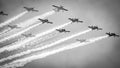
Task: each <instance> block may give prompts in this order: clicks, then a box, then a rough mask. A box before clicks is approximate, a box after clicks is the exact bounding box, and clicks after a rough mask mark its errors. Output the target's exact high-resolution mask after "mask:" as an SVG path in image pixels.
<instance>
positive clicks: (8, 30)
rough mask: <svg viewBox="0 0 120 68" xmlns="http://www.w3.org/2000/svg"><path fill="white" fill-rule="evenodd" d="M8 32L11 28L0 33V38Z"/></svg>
mask: <svg viewBox="0 0 120 68" xmlns="http://www.w3.org/2000/svg"><path fill="white" fill-rule="evenodd" d="M10 30H11V28H7V29H5V30H3V31H1V32H0V36H1V35H3V34H5V33H7V32H9V31H10Z"/></svg>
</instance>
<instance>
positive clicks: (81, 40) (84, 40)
mask: <svg viewBox="0 0 120 68" xmlns="http://www.w3.org/2000/svg"><path fill="white" fill-rule="evenodd" d="M76 41H80V42H81V43H82V42H88V41H87V40H86V39H76Z"/></svg>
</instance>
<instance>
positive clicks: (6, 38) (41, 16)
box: [0, 11, 54, 42]
mask: <svg viewBox="0 0 120 68" xmlns="http://www.w3.org/2000/svg"><path fill="white" fill-rule="evenodd" d="M53 13H54V12H53V11H51V12H47V13H45V14H43V15H40V16H39V17H40V18H44V17H46V16H49V15H52V14H53ZM37 18H38V16H37V17H35V18H33V19H30V20H28V21H26V22H25V23H29V24H30V22H32V23H34V22H36V20H35V19H37ZM40 24H41V23H37V24H35V25H32V26H30V27H28V28H25V29H24V30H22V31H20V32H17V33H15V34H12V35H10V36H8V37H5V38H3V39H1V40H0V42H3V41H5V40H8V39H11V38H14V37H16V36H18V35H20V34H22V33H24V32H26V31H28V30H30V29H32V28H34V27H36V26H38V25H40ZM18 26H19V25H18ZM22 26H24V25H22ZM19 27H21V26H19Z"/></svg>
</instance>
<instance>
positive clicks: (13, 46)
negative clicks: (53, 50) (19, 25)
mask: <svg viewBox="0 0 120 68" xmlns="http://www.w3.org/2000/svg"><path fill="white" fill-rule="evenodd" d="M69 24H71V22H68V23H65V24H63V25H60V26H57V27H54V28H52V29H49V30H47V31H44V32H42V33H39V34H37V35H36V36H35V37H31V38H27V39H25V40H24V41H21V42H19V44H16V45H12V46H5V47H3V48H0V53H1V52H4V51H12V50H15V49H18V48H20V47H21V46H23V47H24V46H25V44H26V43H29V42H32V41H33V40H35V39H36V38H39V37H41V36H44V35H46V34H49V33H52V32H53V31H55V30H56V29H60V28H63V27H65V26H67V25H69Z"/></svg>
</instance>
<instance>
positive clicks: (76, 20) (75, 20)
mask: <svg viewBox="0 0 120 68" xmlns="http://www.w3.org/2000/svg"><path fill="white" fill-rule="evenodd" d="M52 6H53V7H54V9H53V10H52V11H54V12H60V11H68V9H66V8H64V6H61V5H60V6H56V5H52ZM23 8H24V9H25V10H26V11H27V12H39V10H37V9H34V8H32V7H23ZM0 15H6V16H7V15H8V14H6V13H4V12H3V11H1V12H0ZM36 20H37V22H40V23H41V24H51V25H53V24H54V22H52V21H49V19H47V18H40V17H39V18H37V19H36ZM67 20H68V21H70V24H71V25H72V24H73V23H76V24H84V21H82V20H80V19H79V18H67ZM6 26H7V27H8V28H10V29H20V28H22V27H20V26H19V25H11V24H7V25H6ZM3 27H4V26H3ZM30 27H31V26H30ZM58 27H59V26H58ZM64 27H65V26H64ZM87 28H88V29H89V30H91V31H94V30H97V31H102V30H103V28H101V27H99V26H97V25H90V26H87ZM23 30H24V29H23ZM27 31H28V30H27ZM27 31H26V32H27ZM50 31H51V33H52V30H50ZM50 31H48V33H47V32H43V33H41V36H42V35H46V34H49V33H50ZM54 31H56V32H58V33H59V34H60V33H65V34H67V33H71V32H72V31H70V30H67V29H65V28H63V27H62V28H55V30H54ZM26 32H23V33H22V34H20V36H22V37H24V38H25V39H26V38H28V39H27V41H25V42H24V40H22V41H23V43H24V44H26V42H29V40H30V39H29V38H32V41H36V40H34V38H35V39H36V38H37V39H38V38H39V37H41V36H40V35H39V37H38V35H37V34H32V33H26ZM105 34H106V35H107V36H108V37H120V35H118V34H116V33H112V32H106V33H105ZM16 35H18V34H16ZM14 36H15V35H14ZM76 36H78V35H76ZM15 37H16V36H15ZM72 37H73V36H72ZM72 37H68V39H69V38H72ZM0 40H1V39H0ZM65 40H66V39H65ZM32 41H31V42H32ZM75 41H78V42H80V43H84V42H90V41H89V40H87V39H76V40H75ZM60 42H61V40H60ZM57 43H59V42H57ZM24 44H22V43H19V44H18V46H20V45H24ZM55 44H56V43H54V44H52V45H55ZM23 47H24V46H23ZM26 47H27V46H26ZM48 47H49V46H48ZM8 48H10V47H8ZM12 48H13V50H14V47H11V48H10V50H11V51H12ZM16 48H17V47H16ZM43 48H44V47H43ZM3 49H5V48H3ZM6 50H7V49H6ZM8 51H9V49H8ZM33 51H34V50H33ZM29 52H30V51H29ZM20 55H21V54H20Z"/></svg>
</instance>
